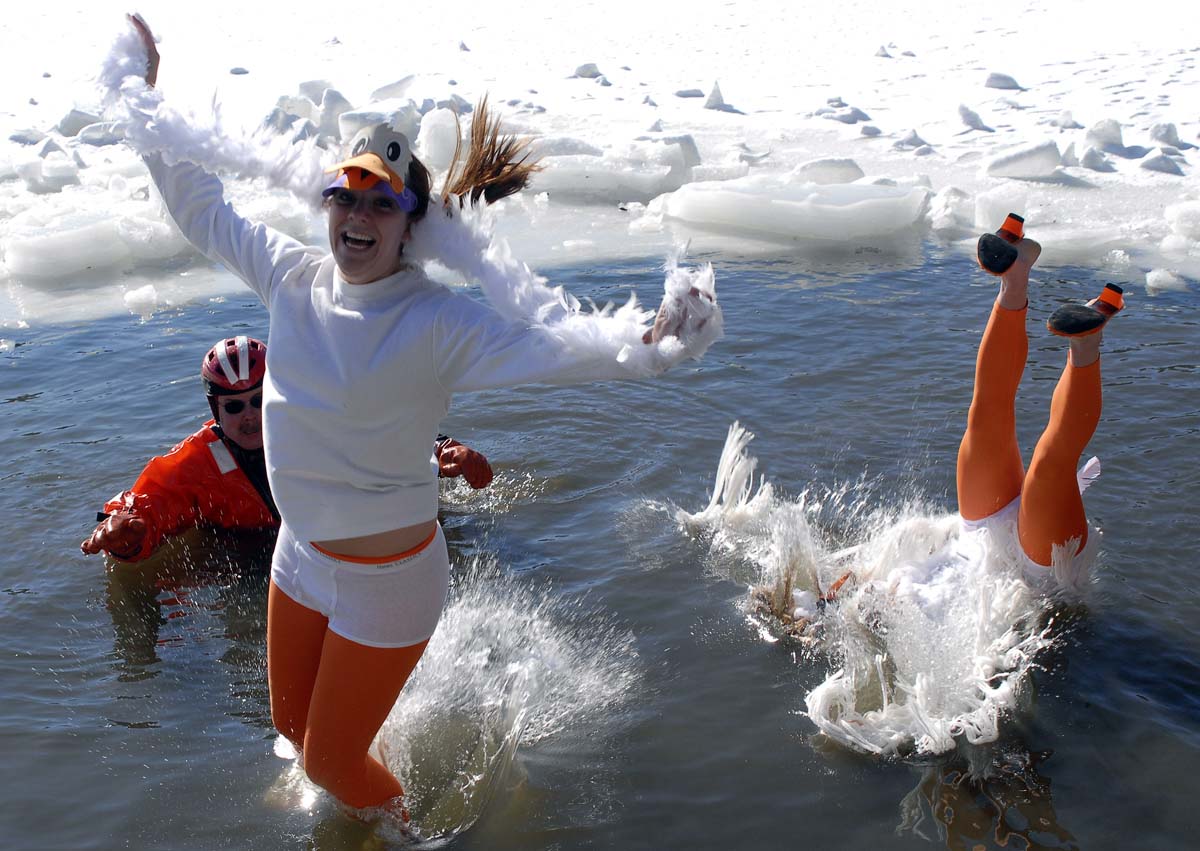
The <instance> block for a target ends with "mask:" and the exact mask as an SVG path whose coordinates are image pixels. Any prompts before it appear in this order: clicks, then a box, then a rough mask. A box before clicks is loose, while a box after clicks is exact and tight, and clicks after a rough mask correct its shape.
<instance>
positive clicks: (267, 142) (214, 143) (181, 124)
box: [99, 29, 722, 377]
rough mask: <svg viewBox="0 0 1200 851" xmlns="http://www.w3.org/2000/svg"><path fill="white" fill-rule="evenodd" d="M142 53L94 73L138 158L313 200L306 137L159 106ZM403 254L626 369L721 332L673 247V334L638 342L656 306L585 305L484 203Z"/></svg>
mask: <svg viewBox="0 0 1200 851" xmlns="http://www.w3.org/2000/svg"><path fill="white" fill-rule="evenodd" d="M146 61H147V59H146V52H145V49H144V47H143V46H142V43H141V41H140V39H139V37H138V36H137V34H136V33H134V32H133V30H132V29H130V30H128V31H127V32H125V33H123V34H122V35H121V36H120V37H119V38H118V39H117V40H116V42H115V43H114V44H113V47H112V49H111V50H110V52H109V56H108V58H107V60H106V61H105V63H104V67H103V69H102V71H101V74H100V77H99V84H100V87H101V89H102V90H103V92H104V98H105V103H106V104H107V107H108V111H109V114H110V115H111V116H112V117H113V118H114V119H115V120H116V121H117V122H118V123H119V126H120V127H121V129H122V130H123V132H124V135H125V139H126V141H127V142H128V143H129V144H130V145H131V146H132V147H133V148H134V150H136V151H137V152H138V153H139V154H142V155H143V156H145V155H148V154H160V155H162V157H163V160H164V161H165V162H166V163H167V164H168V165H170V164H173V163H178V162H181V161H186V162H191V163H195V164H196V165H199V166H201V167H202V168H204V169H205V170H207V171H210V172H212V173H214V174H222V173H224V174H234V175H236V176H238V177H242V178H256V177H257V178H264V179H266V180H267V181H268V182H269V183H270V184H271V185H273V186H276V187H278V188H281V189H286V190H288V191H289V192H291V193H292V194H293V195H295V196H296V197H298V198H300V199H301V200H302V201H304V202H306V203H308V204H316V203H317V202H318V199H319V198H320V197H321V190H322V189H323V188H324V186H325V184H326V182H327V180H328V178H327V176H326V175H325V173H324V165H325V164H324V163H323V162H322V157H323V156H328V155H326V154H324V152H323V151H322V150H321V149H320V148H318V147H317V146H316V144H315V141H308V142H305V143H303V144H294V143H292V142H290V141H289V140H287V139H286V138H284V137H282V136H278V135H276V134H274V133H271V132H269V131H261V132H258V133H256V134H254V135H252V136H250V137H249V138H247V137H245V136H241V135H239V134H237V133H229V132H227V131H226V129H225V128H224V127H223V126H222V123H221V115H220V110H219V109H218V107H217V104H215V103H214V105H213V110H212V116H211V118H210V119H208V120H207V121H205V122H202V121H200V120H197V119H196V118H195V117H194V116H186V115H183V114H182V113H180V112H179V111H178V110H176V109H174V108H172V107H171V106H170V105H169V104H167V103H166V102H165V101H164V99H163V96H162V93H161V92H160V91H158V90H157V89H154V88H151V87H149V86H147V85H146V83H145V81H144V80H143V74H144V72H145V68H146ZM407 252H408V253H409V254H410V255H411V256H412V258H413V260H414V261H417V262H423V263H428V262H430V261H436V262H437V263H440V264H441V265H443V266H445V267H446V268H448V269H450V270H452V271H454V272H457V273H459V274H461V275H462V276H463V277H464V278H466V279H467V280H471V281H475V282H477V283H478V284H479V286H480V288H481V289H482V290H483V294H484V296H485V297H486V298H487V300H488V302H489V303H490V304H491V305H492V307H493V308H495V309H496V311H497V312H499V313H500V314H501V315H503V316H505V317H506V318H508V319H512V320H518V321H524V322H529V323H530V324H534V325H538V326H541V327H543V328H544V329H545V330H546V331H548V332H549V333H551V334H553V335H554V336H556V337H558V338H559V339H560V340H562V341H563V342H564V344H566V345H567V347H568V348H570V349H571V350H572V352H574V353H576V354H580V355H584V356H588V357H597V358H612V359H615V360H616V361H617V362H618V363H620V364H621V365H622V366H623V368H624V371H625V372H627V373H628V374H629V375H631V376H639V377H640V376H647V375H655V374H658V373H660V372H662V371H663V370H665V369H667V368H668V367H670V366H673V365H674V364H676V363H679V362H680V361H682V360H684V359H685V358H689V357H690V358H699V357H700V356H701V355H703V354H704V352H705V351H706V350H707V349H708V347H709V346H710V345H712V343H713V342H714V341H715V340H717V339H719V338H720V336H721V334H722V314H721V308H720V307H719V306H718V305H717V301H716V283H715V280H714V277H713V270H712V266H711V265H708V264H705V265H704V266H702V267H700V268H698V269H690V268H684V267H682V266H680V265H679V259H680V257H681V255H682V251H677V252H676V253H675V255H673V256H672V257H671V258H669V259H668V261H667V263H666V267H665V271H666V279H665V281H664V285H663V288H664V294H663V300H662V306H661V307H660V311H662V312H663V314H664V320H665V322H664V324H665V327H667V328H669V329H671V330H672V331H674V330H675V329H678V336H669V337H664V338H663V339H662V340H661V341H659V342H657V343H653V344H649V345H647V344H645V343H643V342H642V338H643V335H644V334H645V333H646V332H647V331H649V330H650V328H651V327H652V323H653V322H654V319H655V315H656V314H655V313H654V311H651V310H645V309H643V308H642V307H641V306H640V305H639V304H638V300H637V296H636V295H632V294H631V295H630V298H629V300H628V301H627V302H626V303H625V304H623V305H621V306H620V307H616V306H614V305H612V304H609V305H606V306H605V307H603V308H597V307H596V306H595V305H589V306H588V307H587V308H586V309H585V308H584V307H583V306H582V305H581V304H580V302H579V300H578V299H576V298H575V297H574V296H572V295H571V294H570V293H568V292H566V291H564V290H563V288H562V287H550V286H548V285H547V283H546V280H545V279H544V278H542V277H541V276H539V275H537V274H536V273H534V272H533V270H531V269H530V268H529V267H528V266H527V265H525V264H524V263H522V262H521V261H520V260H517V259H516V258H515V257H513V255H512V252H511V250H510V249H509V247H508V244H507V243H506V242H505V241H504V240H503V239H499V238H497V237H496V236H495V235H494V233H493V232H492V219H491V216H490V215H489V214H488V213H487V212H486V211H484V210H471V209H466V210H461V211H460V210H457V209H456V210H454V211H453V212H452V213H451V211H450V210H449V209H447V210H443V211H441V212H439V211H438V209H437V207H436V204H433V205H431V207H430V211H429V213H428V214H427V215H426V216H425V218H424V219H423V220H422V221H421V222H420V223H418V224H417V225H416V226H415V227H414V228H413V238H412V242H411V243H410V244H409V246H408V248H407Z"/></svg>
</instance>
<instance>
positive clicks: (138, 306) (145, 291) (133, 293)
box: [125, 284, 158, 322]
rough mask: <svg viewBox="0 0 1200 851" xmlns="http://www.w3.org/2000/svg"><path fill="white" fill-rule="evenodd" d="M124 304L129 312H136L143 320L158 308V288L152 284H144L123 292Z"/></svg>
mask: <svg viewBox="0 0 1200 851" xmlns="http://www.w3.org/2000/svg"><path fill="white" fill-rule="evenodd" d="M125 306H126V307H127V308H129V312H130V313H133V314H136V315H137V316H138V317H139V318H140V319H141V320H142V321H143V322H144V321H146V320H147V319H149V318H150V317H151V316H153V315H154V311H155V310H157V309H158V290H156V289H155V288H154V284H146V285H145V286H143V287H138V288H137V289H135V290H130V291H129V292H127V293H125Z"/></svg>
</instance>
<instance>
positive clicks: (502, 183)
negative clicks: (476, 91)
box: [442, 95, 541, 207]
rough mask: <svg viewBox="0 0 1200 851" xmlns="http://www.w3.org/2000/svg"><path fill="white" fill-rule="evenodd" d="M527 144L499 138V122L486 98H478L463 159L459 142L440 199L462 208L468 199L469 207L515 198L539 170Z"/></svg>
mask: <svg viewBox="0 0 1200 851" xmlns="http://www.w3.org/2000/svg"><path fill="white" fill-rule="evenodd" d="M529 157H530V154H529V142H528V141H526V140H518V139H516V138H514V137H512V136H501V135H500V119H499V118H494V117H493V116H492V115H491V113H490V112H489V111H488V100H487V95H484V96H483V98H482V99H480V101H479V104H478V106H476V107H475V113H474V117H473V118H472V120H471V139H470V144H469V146H468V148H467V154H466V158H465V159H464V158H463V157H462V145H461V142H460V143H459V144H457V145H455V147H454V159H453V160H451V162H450V168H449V169H448V170H447V172H446V183H445V187H444V188H443V190H442V199H443V200H444V201H448V200H450V198H451V197H452V196H455V197H457V198H458V206H459V207H462V206H463V205H464V204H465V203H466V201H467V198H468V197H469V198H470V201H471V206H476V205H477V204H478V203H479V199H480V197H482V198H483V200H484V202H485V203H488V204H494V203H495V202H496V201H499V200H500V199H501V198H507V197H508V196H509V195H515V194H516V193H518V192H520V191H521V190H522V189H524V188H525V187H526V186H527V185H528V183H529V179H530V178H531V177H532V176H533V175H534V173H535V172H538V171H540V170H541V166H539V165H538V164H537V163H536V162H532V161H530V159H529Z"/></svg>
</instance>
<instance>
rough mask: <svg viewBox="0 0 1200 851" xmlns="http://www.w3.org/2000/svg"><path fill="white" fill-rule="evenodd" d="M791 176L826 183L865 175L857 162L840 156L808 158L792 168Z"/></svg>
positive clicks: (844, 181) (851, 179) (846, 180)
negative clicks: (817, 158)
mask: <svg viewBox="0 0 1200 851" xmlns="http://www.w3.org/2000/svg"><path fill="white" fill-rule="evenodd" d="M792 176H793V177H795V178H796V179H798V180H802V181H808V182H810V183H818V184H823V185H828V184H831V183H853V182H854V181H856V180H858V179H860V178H862V177H864V176H865V173H864V172H863V170H862V169H861V168H859V166H858V163H856V162H855V161H854V160H852V159H848V158H841V157H826V158H824V159H819V160H809V161H808V162H806V163H801V164H800V165H798V166H796V168H795V169H793V170H792Z"/></svg>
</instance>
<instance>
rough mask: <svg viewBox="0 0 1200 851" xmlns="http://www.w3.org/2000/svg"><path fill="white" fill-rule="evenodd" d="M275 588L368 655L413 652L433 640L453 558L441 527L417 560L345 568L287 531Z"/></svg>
mask: <svg viewBox="0 0 1200 851" xmlns="http://www.w3.org/2000/svg"><path fill="white" fill-rule="evenodd" d="M271 581H272V582H274V583H275V584H276V585H277V586H279V590H280V591H282V592H283V593H284V594H286V595H287V596H289V597H291V598H292V599H293V600H295V601H296V602H297V603H299V604H300V605H302V606H304V607H305V608H308V609H312V610H313V611H315V612H319V613H321V614H322V615H324V616H325V617H327V618H328V619H329V628H330V629H331V630H333V631H334V632H336V633H337V634H338V635H340V636H342V637H343V638H347V639H349V640H350V641H353V642H355V643H356V644H365V645H366V646H368V647H408V646H409V645H412V644H420V643H421V642H422V641H424V640H425V639H427V638H429V637H430V636H431V635H433V631H434V629H436V628H437V624H438V620H440V619H441V616H442V607H443V606H445V604H446V593H447V591H448V589H449V585H450V557H449V554H448V553H447V552H446V538H445V537H444V536H443V535H442V527H441V524H438V527H437V529H436V531H435V532H434V535H433V538H431V539H430V540H429V542H428V543H426V544H425V545H424V546H422V547H420V548H419V549H417V551H416V552H412V551H410V552H407V553H404V554H403V555H401V556H399V557H397V558H396V560H395V561H389V562H386V563H383V564H360V563H357V562H353V561H346V560H345V559H342V558H338V557H336V556H334V555H331V554H328V553H325V552H322V551H320V550H318V549H316V548H315V547H314V546H313V545H312V544H311V543H308V542H307V541H298V540H296V537H295V535H293V534H292V531H291V530H290V529H289V528H288V527H287V524H286V523H285V524H283V525H282V526H281V527H280V529H279V538H278V540H277V541H276V542H275V555H274V557H273V558H272V559H271Z"/></svg>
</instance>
